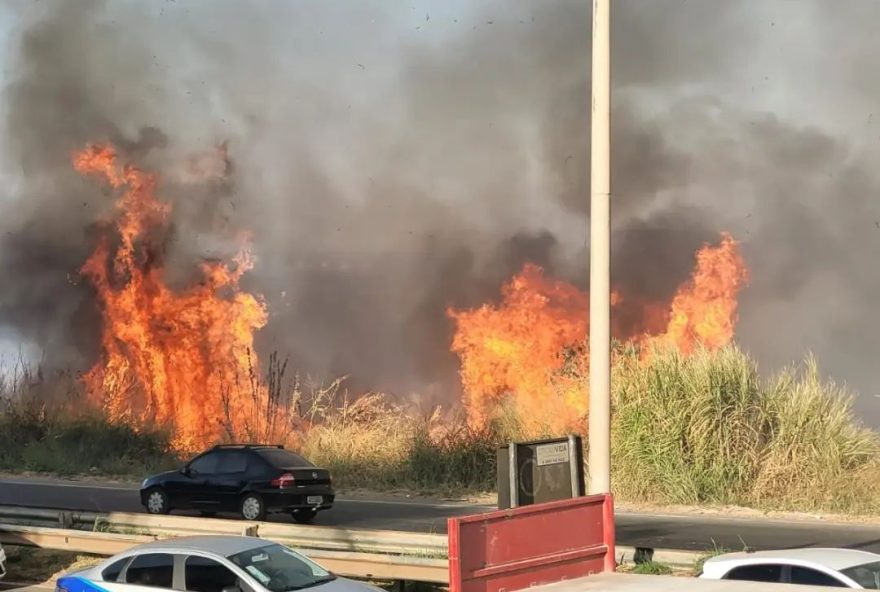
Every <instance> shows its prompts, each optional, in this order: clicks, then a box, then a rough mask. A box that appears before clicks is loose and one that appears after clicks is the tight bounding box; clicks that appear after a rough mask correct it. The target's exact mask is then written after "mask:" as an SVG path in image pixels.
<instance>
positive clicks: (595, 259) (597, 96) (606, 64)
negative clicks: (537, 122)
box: [587, 0, 611, 493]
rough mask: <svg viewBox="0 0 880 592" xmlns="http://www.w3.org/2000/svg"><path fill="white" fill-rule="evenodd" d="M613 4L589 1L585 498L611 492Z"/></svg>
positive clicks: (602, 0)
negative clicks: (590, 98) (590, 96)
mask: <svg viewBox="0 0 880 592" xmlns="http://www.w3.org/2000/svg"><path fill="white" fill-rule="evenodd" d="M610 10H611V0H593V68H592V74H591V75H592V81H593V101H592V116H591V131H592V144H591V160H590V192H591V196H590V425H589V429H590V432H589V447H590V450H589V456H588V462H589V467H588V468H589V481H588V486H587V489H588V492H589V493H606V492H610V491H611V277H610V251H611V237H610V235H611V217H610V197H611V31H610V28H611V18H610V16H611V15H610Z"/></svg>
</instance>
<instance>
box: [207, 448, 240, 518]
mask: <svg viewBox="0 0 880 592" xmlns="http://www.w3.org/2000/svg"><path fill="white" fill-rule="evenodd" d="M249 456H250V455H249V454H248V453H247V452H246V451H244V450H224V451H222V452H220V453H219V456H218V460H217V465H216V468H215V470H214V473H213V474H211V475H210V476H208V477H207V489H208V491H209V493H210V497H211V499H213V500H216V504H217V505H216V507H217V510H218V511H221V512H237V511H238V503H239V497H240V494H241V491H242V489H243V488H244V486H245V483H246V480H247V472H248V458H249Z"/></svg>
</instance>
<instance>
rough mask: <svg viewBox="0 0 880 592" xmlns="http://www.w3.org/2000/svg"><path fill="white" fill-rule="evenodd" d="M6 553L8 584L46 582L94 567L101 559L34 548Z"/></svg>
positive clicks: (9, 549)
mask: <svg viewBox="0 0 880 592" xmlns="http://www.w3.org/2000/svg"><path fill="white" fill-rule="evenodd" d="M3 548H4V550H5V551H6V571H7V574H6V580H8V581H10V582H28V583H30V582H34V583H39V582H47V581H50V580H54V579H55V578H57V577H59V576H61V575H63V574H65V573H67V572H69V571H71V570H75V569H82V568H84V567H89V566H91V565H95V564H97V563H99V562H100V561H101V559H103V557H97V556H93V555H83V554H81V553H69V552H66V551H50V550H47V549H38V548H35V547H12V546H6V545H4V547H3Z"/></svg>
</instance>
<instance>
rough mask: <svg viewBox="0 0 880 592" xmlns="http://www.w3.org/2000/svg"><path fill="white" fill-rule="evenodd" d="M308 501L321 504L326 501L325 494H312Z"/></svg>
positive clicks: (314, 504) (317, 504)
mask: <svg viewBox="0 0 880 592" xmlns="http://www.w3.org/2000/svg"><path fill="white" fill-rule="evenodd" d="M306 503H308V504H311V505H313V506H319V505H321V504H322V503H324V498H323V496H320V495H310V496H308V497H307V498H306Z"/></svg>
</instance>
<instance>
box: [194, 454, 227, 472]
mask: <svg viewBox="0 0 880 592" xmlns="http://www.w3.org/2000/svg"><path fill="white" fill-rule="evenodd" d="M219 460H220V454H218V453H216V452H209V453H207V454H204V455H202V456H200V457H198V458H197V459H195V460H194V461H192V462H191V463H190V464H189V468H190V470H191V471H193V472H194V473H198V474H199V475H213V474H214V473H216V472H217V465H218V461H219Z"/></svg>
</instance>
